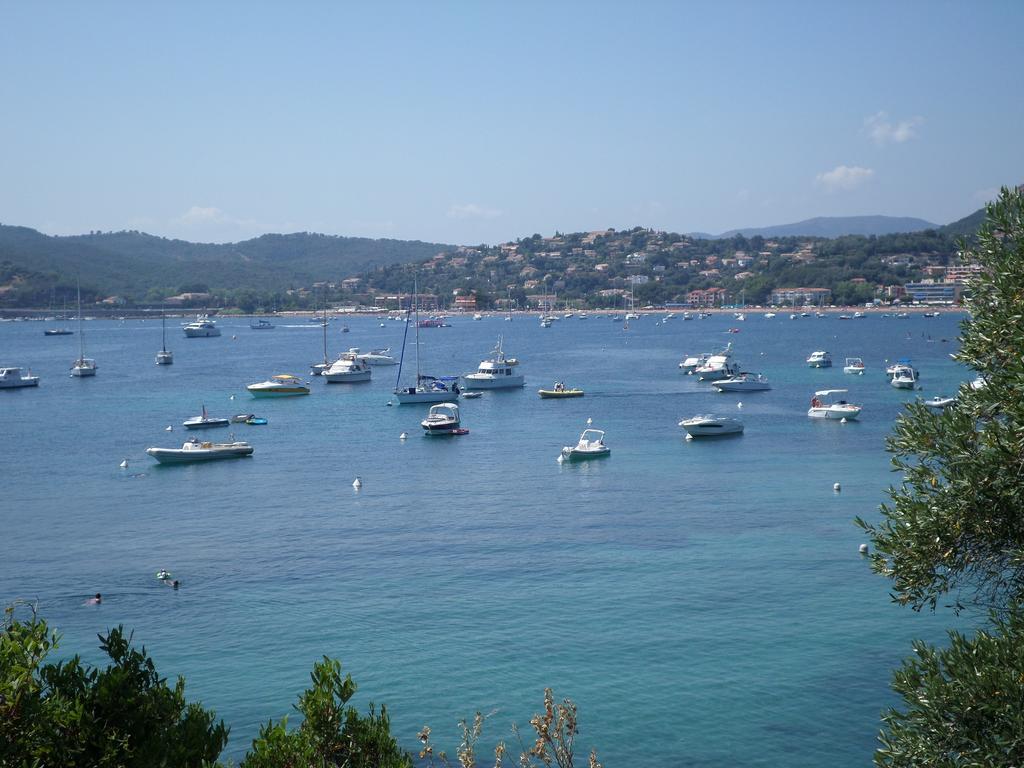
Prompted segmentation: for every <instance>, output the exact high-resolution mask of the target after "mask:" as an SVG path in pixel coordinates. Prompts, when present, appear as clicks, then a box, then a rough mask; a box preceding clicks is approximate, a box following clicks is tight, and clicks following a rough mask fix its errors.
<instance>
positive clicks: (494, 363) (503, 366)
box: [462, 336, 526, 389]
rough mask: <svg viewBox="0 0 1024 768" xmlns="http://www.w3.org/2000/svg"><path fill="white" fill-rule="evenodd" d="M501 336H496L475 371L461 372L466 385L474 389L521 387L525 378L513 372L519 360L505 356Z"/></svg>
mask: <svg viewBox="0 0 1024 768" xmlns="http://www.w3.org/2000/svg"><path fill="white" fill-rule="evenodd" d="M501 341H502V337H501V336H499V337H498V343H497V344H496V345H495V346H494V350H493V351H492V352H491V356H490V357H489V358H488V359H486V360H481V361H480V367H479V368H477V370H476V373H466V374H463V376H462V379H463V381H465V382H466V386H467V387H473V388H474V389H511V388H513V387H521V386H523V385H524V384H525V383H526V378H525V377H524V376H522V375H521V374H517V373H516V372H515V367H516V365H518V364H519V361H518V360H516V359H515V358H512V357H505V352H504V351H503V350H502V348H501Z"/></svg>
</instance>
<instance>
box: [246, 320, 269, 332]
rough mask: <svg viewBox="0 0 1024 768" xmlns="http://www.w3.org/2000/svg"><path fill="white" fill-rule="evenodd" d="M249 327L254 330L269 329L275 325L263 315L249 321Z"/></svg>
mask: <svg viewBox="0 0 1024 768" xmlns="http://www.w3.org/2000/svg"><path fill="white" fill-rule="evenodd" d="M249 327H250V328H252V329H253V330H254V331H269V330H270V329H271V328H273V327H274V324H273V323H272V322H270V321H269V320H267V319H266V318H262V317H261V318H259V319H257V320H253V321H252V322H251V323H249Z"/></svg>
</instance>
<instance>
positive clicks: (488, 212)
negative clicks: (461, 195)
mask: <svg viewBox="0 0 1024 768" xmlns="http://www.w3.org/2000/svg"><path fill="white" fill-rule="evenodd" d="M499 216H501V211H499V210H497V209H495V208H488V207H486V206H483V205H478V204H477V203H465V204H459V203H453V204H452V205H451V207H450V208H449V209H448V218H449V219H496V218H498V217H499Z"/></svg>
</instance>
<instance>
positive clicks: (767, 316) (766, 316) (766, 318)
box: [764, 312, 775, 320]
mask: <svg viewBox="0 0 1024 768" xmlns="http://www.w3.org/2000/svg"><path fill="white" fill-rule="evenodd" d="M764 317H765V320H771V319H772V318H773V317H775V313H774V312H765V313H764Z"/></svg>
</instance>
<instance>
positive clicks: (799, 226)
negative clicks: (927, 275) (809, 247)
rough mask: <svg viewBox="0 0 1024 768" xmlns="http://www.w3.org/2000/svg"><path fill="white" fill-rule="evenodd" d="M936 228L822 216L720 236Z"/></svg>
mask: <svg viewBox="0 0 1024 768" xmlns="http://www.w3.org/2000/svg"><path fill="white" fill-rule="evenodd" d="M936 226H937V225H936V224H932V223H931V222H930V221H925V220H924V219H915V218H911V217H906V216H818V217H817V218H813V219H807V220H806V221H798V222H797V223H796V224H777V225H775V226H771V227H748V228H746V229H731V230H729V231H728V232H723V233H722V234H720V235H718V237H719V238H722V237H733V236H734V235H743V236H744V237H753V236H754V235H761V236H762V237H842V236H844V235H893V234H900V233H903V232H920V231H922V230H925V229H935V228H936Z"/></svg>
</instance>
